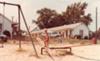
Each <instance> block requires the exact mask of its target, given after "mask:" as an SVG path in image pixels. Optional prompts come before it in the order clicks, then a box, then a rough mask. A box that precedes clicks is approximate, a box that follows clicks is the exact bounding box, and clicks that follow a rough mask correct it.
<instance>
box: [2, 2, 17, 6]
mask: <svg viewBox="0 0 100 61" xmlns="http://www.w3.org/2000/svg"><path fill="white" fill-rule="evenodd" d="M0 4H7V5H13V6H19V4H12V3H7V2H0Z"/></svg>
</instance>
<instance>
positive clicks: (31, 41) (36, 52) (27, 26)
mask: <svg viewBox="0 0 100 61" xmlns="http://www.w3.org/2000/svg"><path fill="white" fill-rule="evenodd" d="M20 12H21V15H22V17H23V20H24V23H25V26H26V29H27V31H28V34H29V36H30V40H31V42H32V45H33V48H34V50H35V54H36V56H37V57H39V56H38V54H37V51H36V47H35V44H34V42H33V39H32V36H31V33H30V31H29V28H28V25H27V22H26V19H25V17H24V14H23V11H22V9H21V7H20Z"/></svg>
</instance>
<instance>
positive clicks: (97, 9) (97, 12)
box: [95, 7, 98, 44]
mask: <svg viewBox="0 0 100 61" xmlns="http://www.w3.org/2000/svg"><path fill="white" fill-rule="evenodd" d="M97 30H98V8H97V7H96V33H97ZM95 37H96V40H95V44H97V34H96V35H95Z"/></svg>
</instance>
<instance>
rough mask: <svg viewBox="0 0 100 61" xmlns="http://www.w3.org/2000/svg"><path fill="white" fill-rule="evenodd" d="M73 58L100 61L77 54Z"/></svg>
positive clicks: (99, 60)
mask: <svg viewBox="0 0 100 61" xmlns="http://www.w3.org/2000/svg"><path fill="white" fill-rule="evenodd" d="M73 56H75V57H78V58H82V59H85V60H92V61H100V59H94V58H88V57H84V56H80V55H75V54H74V55H73Z"/></svg>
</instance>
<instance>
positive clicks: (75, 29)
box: [33, 23, 90, 38]
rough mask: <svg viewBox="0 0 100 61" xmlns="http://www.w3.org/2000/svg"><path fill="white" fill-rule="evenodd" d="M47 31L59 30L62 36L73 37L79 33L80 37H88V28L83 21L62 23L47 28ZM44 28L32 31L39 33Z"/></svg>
mask: <svg viewBox="0 0 100 61" xmlns="http://www.w3.org/2000/svg"><path fill="white" fill-rule="evenodd" d="M48 30H49V31H54V32H61V33H62V34H63V35H64V37H68V36H69V37H74V36H79V35H81V36H82V38H85V37H87V38H88V37H89V33H90V30H89V28H88V26H86V25H85V24H84V23H75V24H69V25H63V26H59V27H53V28H48ZM41 32H44V30H39V31H34V32H33V33H41Z"/></svg>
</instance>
